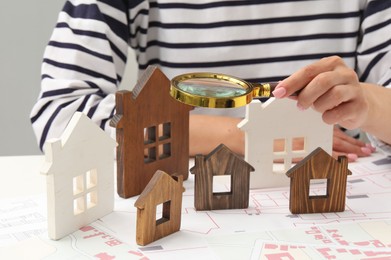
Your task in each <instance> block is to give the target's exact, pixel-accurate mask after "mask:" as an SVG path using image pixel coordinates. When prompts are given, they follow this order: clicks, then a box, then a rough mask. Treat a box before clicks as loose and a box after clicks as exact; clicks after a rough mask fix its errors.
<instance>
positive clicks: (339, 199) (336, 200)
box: [286, 147, 352, 214]
mask: <svg viewBox="0 0 391 260" xmlns="http://www.w3.org/2000/svg"><path fill="white" fill-rule="evenodd" d="M351 174H352V173H351V171H350V170H349V169H348V159H347V157H346V156H340V157H338V160H336V159H334V158H333V157H332V156H331V155H329V154H328V153H327V152H325V151H324V150H323V149H322V148H320V147H318V148H317V149H315V150H314V151H312V152H311V153H310V154H309V155H308V156H306V157H305V158H304V159H303V160H302V161H300V162H299V163H298V164H296V165H295V166H294V167H292V168H291V169H290V170H288V172H287V173H286V175H287V176H288V177H290V197H289V210H290V211H291V212H292V213H293V214H302V213H324V212H341V211H344V210H345V199H346V184H347V176H348V175H351ZM313 189H315V190H317V193H312V190H313Z"/></svg>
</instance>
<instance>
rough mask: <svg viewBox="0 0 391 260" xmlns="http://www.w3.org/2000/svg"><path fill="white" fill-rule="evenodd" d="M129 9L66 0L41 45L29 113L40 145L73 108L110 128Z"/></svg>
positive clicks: (113, 0) (115, 2) (112, 2)
mask: <svg viewBox="0 0 391 260" xmlns="http://www.w3.org/2000/svg"><path fill="white" fill-rule="evenodd" d="M126 14H127V9H126V7H125V4H124V2H123V1H120V0H103V1H87V0H69V1H67V2H66V3H65V5H64V7H63V10H62V11H61V12H60V14H59V17H58V21H57V24H56V27H55V28H54V30H53V34H52V36H51V38H50V41H49V43H48V45H47V47H46V49H45V53H44V58H43V63H42V78H41V92H40V94H39V97H38V101H37V102H36V104H35V105H34V107H33V109H32V112H31V115H30V117H31V122H32V125H33V129H34V131H35V134H36V137H37V140H38V142H39V146H40V148H41V149H42V147H43V144H44V142H45V141H46V140H47V139H49V138H57V137H59V136H60V135H61V133H62V132H63V130H64V128H65V127H66V125H67V123H68V122H69V120H70V118H71V117H72V115H73V114H74V113H75V111H82V112H83V113H85V114H86V115H88V116H89V117H90V118H91V119H92V120H93V121H94V122H96V123H97V124H98V125H100V126H101V127H102V128H104V129H107V130H108V131H111V130H110V127H109V126H108V120H109V119H110V118H111V117H112V115H113V113H114V104H115V102H114V93H115V92H116V91H117V87H118V84H119V83H120V81H121V78H122V75H123V71H124V68H125V64H126V59H127V50H128V38H129V27H128V25H127V22H128V20H127V15H126Z"/></svg>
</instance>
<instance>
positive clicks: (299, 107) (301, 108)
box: [297, 103, 305, 111]
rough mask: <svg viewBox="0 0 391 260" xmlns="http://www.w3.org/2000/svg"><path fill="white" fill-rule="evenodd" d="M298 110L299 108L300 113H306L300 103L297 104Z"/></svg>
mask: <svg viewBox="0 0 391 260" xmlns="http://www.w3.org/2000/svg"><path fill="white" fill-rule="evenodd" d="M297 108H298V109H299V110H300V111H304V110H305V108H304V107H303V106H302V105H300V104H299V103H297Z"/></svg>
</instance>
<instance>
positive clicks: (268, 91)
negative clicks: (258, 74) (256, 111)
mask: <svg viewBox="0 0 391 260" xmlns="http://www.w3.org/2000/svg"><path fill="white" fill-rule="evenodd" d="M251 84H252V86H253V88H254V89H253V97H254V98H269V97H273V91H274V90H275V88H276V87H277V85H278V82H268V83H251ZM297 94H298V92H295V93H293V94H292V95H291V96H297Z"/></svg>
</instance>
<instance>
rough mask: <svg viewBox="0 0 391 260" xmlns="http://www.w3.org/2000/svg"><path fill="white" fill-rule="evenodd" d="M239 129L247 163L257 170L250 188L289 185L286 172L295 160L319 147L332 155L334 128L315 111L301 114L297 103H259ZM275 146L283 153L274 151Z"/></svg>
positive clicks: (272, 100)
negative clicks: (242, 132)
mask: <svg viewBox="0 0 391 260" xmlns="http://www.w3.org/2000/svg"><path fill="white" fill-rule="evenodd" d="M238 127H239V128H240V129H241V130H243V131H245V160H246V161H247V162H248V163H249V164H251V165H252V166H253V167H254V168H255V171H254V172H252V173H251V177H250V188H273V187H281V186H289V183H290V179H289V178H288V177H287V176H286V175H285V173H286V172H287V171H288V170H289V169H290V168H291V167H292V166H293V165H292V163H293V162H294V161H297V160H299V159H302V158H304V157H305V156H307V155H308V154H309V153H311V152H312V151H313V150H315V149H316V148H317V147H321V148H322V149H323V150H325V151H326V152H327V153H329V154H331V152H332V140H333V139H332V138H333V126H332V125H327V124H326V123H324V122H323V121H322V115H321V114H320V113H318V112H316V111H314V110H312V109H307V110H305V111H300V110H299V109H298V108H297V107H296V101H294V100H290V99H275V98H270V99H268V100H267V101H266V102H264V103H261V102H259V101H258V100H255V101H253V102H251V103H250V104H249V105H247V106H246V117H245V119H243V120H242V121H241V122H240V123H239V124H238ZM275 143H276V144H277V143H278V144H279V145H280V150H274V144H275ZM293 143H295V144H296V145H295V147H293ZM297 144H299V145H297ZM274 162H280V163H274Z"/></svg>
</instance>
